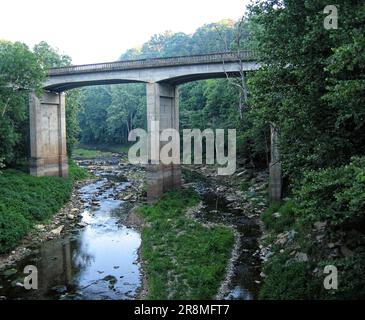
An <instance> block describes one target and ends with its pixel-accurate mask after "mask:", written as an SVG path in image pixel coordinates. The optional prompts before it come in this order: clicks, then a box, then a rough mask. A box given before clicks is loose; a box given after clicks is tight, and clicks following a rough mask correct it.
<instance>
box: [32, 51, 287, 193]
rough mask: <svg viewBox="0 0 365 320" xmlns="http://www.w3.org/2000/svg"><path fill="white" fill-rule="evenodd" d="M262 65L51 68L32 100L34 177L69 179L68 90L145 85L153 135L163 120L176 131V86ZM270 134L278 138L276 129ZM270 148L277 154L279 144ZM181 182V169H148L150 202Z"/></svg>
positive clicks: (222, 61) (213, 61)
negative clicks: (155, 125)
mask: <svg viewBox="0 0 365 320" xmlns="http://www.w3.org/2000/svg"><path fill="white" fill-rule="evenodd" d="M259 67H260V65H259V64H258V63H257V62H256V61H255V55H254V53H253V52H251V51H242V52H240V54H238V53H237V52H226V53H214V54H205V55H194V56H181V57H169V58H155V59H142V60H131V61H116V62H109V63H98V64H88V65H77V66H69V67H62V68H53V69H49V71H48V79H47V80H46V81H45V83H44V85H43V88H44V94H43V96H42V97H41V98H38V97H37V96H36V95H34V94H31V96H30V100H29V113H30V137H31V167H30V173H31V174H32V175H35V176H46V175H54V176H62V177H67V175H68V164H67V151H66V119H65V95H64V92H65V91H67V90H69V89H73V88H78V87H83V86H90V85H102V84H120V83H133V82H143V83H146V89H147V123H148V131H149V132H150V131H151V128H150V123H151V121H160V128H159V130H160V131H162V130H164V129H166V128H174V129H177V130H178V129H179V92H178V89H177V85H179V84H183V83H186V82H190V81H194V80H202V79H212V78H224V77H227V76H237V75H240V73H241V72H248V71H254V70H257V69H258V68H259ZM272 133H273V135H272V136H273V138H275V137H276V135H275V130H272ZM274 140H275V139H274ZM272 149H274V151H272V154H273V155H274V156H275V155H276V154H277V150H276V148H275V144H273V148H272ZM274 158H275V157H274ZM272 164H273V166H271V167H270V175H271V178H270V194H271V198H272V199H275V200H277V199H279V198H280V197H281V174H280V172H281V169H280V167H278V162H277V161H276V159H272ZM180 184H181V171H180V167H179V166H177V165H162V164H158V165H150V166H149V173H148V191H147V194H148V199H150V200H153V199H156V198H158V197H159V196H160V195H161V194H162V193H163V192H164V191H167V190H170V189H172V188H178V187H179V186H180Z"/></svg>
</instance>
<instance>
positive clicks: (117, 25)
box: [0, 0, 248, 64]
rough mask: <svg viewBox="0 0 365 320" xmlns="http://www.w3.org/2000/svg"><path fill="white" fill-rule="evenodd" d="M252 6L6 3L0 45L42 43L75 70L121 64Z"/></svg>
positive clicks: (152, 0) (221, 0) (146, 1)
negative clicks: (161, 39)
mask: <svg viewBox="0 0 365 320" xmlns="http://www.w3.org/2000/svg"><path fill="white" fill-rule="evenodd" d="M247 2H248V1H247V0H57V1H56V0H0V39H6V40H11V41H21V42H25V43H26V44H28V45H29V46H31V47H32V46H33V45H34V44H35V43H38V42H40V41H42V40H44V41H47V42H48V43H49V44H50V45H52V46H54V47H58V48H59V49H60V52H61V53H66V54H68V55H70V56H71V57H72V59H73V63H74V64H81V63H93V62H105V61H113V60H116V59H117V58H118V57H119V55H120V54H122V53H123V52H124V51H125V50H126V49H128V48H131V47H136V46H140V45H141V44H143V43H144V42H145V41H147V40H148V39H149V38H150V37H151V36H152V35H153V34H155V33H162V32H164V31H166V30H171V31H174V32H179V31H182V32H185V33H188V34H190V33H192V32H194V30H195V29H197V28H198V27H200V26H202V25H203V24H205V23H210V22H215V21H218V20H221V19H227V18H230V19H238V18H239V17H240V16H241V15H242V14H243V12H244V9H245V4H246V3H247Z"/></svg>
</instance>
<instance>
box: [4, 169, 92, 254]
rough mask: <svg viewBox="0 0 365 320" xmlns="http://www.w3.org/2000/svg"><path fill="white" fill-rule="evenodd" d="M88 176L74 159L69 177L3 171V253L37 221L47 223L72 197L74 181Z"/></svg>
mask: <svg viewBox="0 0 365 320" xmlns="http://www.w3.org/2000/svg"><path fill="white" fill-rule="evenodd" d="M86 177H87V173H86V172H85V171H84V170H83V169H81V168H80V167H78V166H77V165H76V164H75V163H73V162H70V178H69V179H63V178H59V177H40V178H39V177H33V176H30V175H28V174H26V173H23V172H20V171H17V170H13V169H8V170H4V172H3V173H2V174H1V175H0V194H1V197H0V253H2V252H6V251H8V250H10V249H12V248H13V247H14V246H15V245H16V244H17V243H18V242H19V240H21V239H22V238H23V237H24V236H25V235H26V234H27V233H28V232H29V231H30V230H31V228H32V226H33V225H35V224H37V223H46V222H47V219H49V218H51V216H52V215H53V214H54V213H56V212H57V211H58V210H59V209H60V208H61V207H62V206H63V205H64V204H65V203H66V202H67V201H68V200H69V199H70V195H71V191H72V185H73V181H76V180H80V179H84V178H86Z"/></svg>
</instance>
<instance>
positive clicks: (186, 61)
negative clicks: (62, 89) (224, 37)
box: [48, 50, 256, 76]
mask: <svg viewBox="0 0 365 320" xmlns="http://www.w3.org/2000/svg"><path fill="white" fill-rule="evenodd" d="M255 58H256V54H255V52H253V51H249V50H244V51H240V52H239V53H238V52H220V53H211V54H200V55H190V56H177V57H166V58H152V59H139V60H125V61H115V62H105V63H94V64H84V65H75V66H68V67H61V68H51V69H49V70H48V75H49V76H58V75H59V76H61V75H68V74H81V73H90V72H108V71H121V70H129V69H141V68H158V67H164V66H183V65H194V64H204V63H222V62H235V61H237V62H238V61H254V60H255Z"/></svg>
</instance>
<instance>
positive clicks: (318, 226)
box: [314, 221, 327, 230]
mask: <svg viewBox="0 0 365 320" xmlns="http://www.w3.org/2000/svg"><path fill="white" fill-rule="evenodd" d="M326 225H327V221H324V222H321V221H317V222H315V223H314V227H315V228H316V229H317V230H323V229H324V228H325V227H326Z"/></svg>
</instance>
